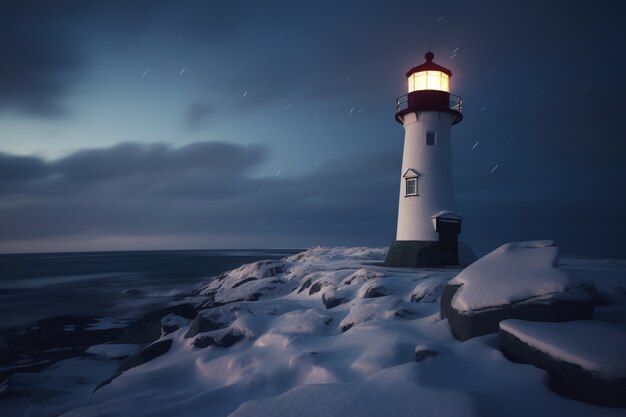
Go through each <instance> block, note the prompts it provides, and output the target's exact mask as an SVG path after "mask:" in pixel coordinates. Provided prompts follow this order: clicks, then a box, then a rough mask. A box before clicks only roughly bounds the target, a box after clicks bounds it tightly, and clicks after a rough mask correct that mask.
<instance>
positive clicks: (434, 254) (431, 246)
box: [385, 240, 458, 267]
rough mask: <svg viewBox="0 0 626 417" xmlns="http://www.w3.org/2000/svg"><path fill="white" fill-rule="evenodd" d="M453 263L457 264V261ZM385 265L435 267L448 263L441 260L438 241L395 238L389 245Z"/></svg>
mask: <svg viewBox="0 0 626 417" xmlns="http://www.w3.org/2000/svg"><path fill="white" fill-rule="evenodd" d="M443 259H445V257H443ZM454 264H458V262H455V263H454ZM385 265H387V266H413V267H437V266H444V265H450V263H447V262H445V261H442V256H441V250H440V247H439V242H436V241H429V240H395V241H393V243H391V247H389V252H388V253H387V258H386V259H385Z"/></svg>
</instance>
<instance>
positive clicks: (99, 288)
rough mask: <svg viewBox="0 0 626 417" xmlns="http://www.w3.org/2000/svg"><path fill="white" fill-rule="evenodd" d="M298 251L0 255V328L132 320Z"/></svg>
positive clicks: (177, 251)
mask: <svg viewBox="0 0 626 417" xmlns="http://www.w3.org/2000/svg"><path fill="white" fill-rule="evenodd" d="M300 251H301V250H297V249H272V250H267V249H263V250H258V249H253V250H168V251H125V252H72V253H36V254H5V255H0V318H1V319H0V333H1V332H4V331H7V330H13V329H16V328H25V327H27V326H30V325H32V324H33V323H35V322H37V321H39V320H42V319H45V318H48V317H52V316H60V315H77V316H98V317H114V318H119V319H129V320H132V319H134V318H136V317H139V316H141V315H142V314H144V313H146V312H147V311H150V310H152V309H157V308H159V307H161V306H163V305H165V304H166V303H167V302H169V301H171V300H172V299H174V298H175V297H177V296H178V295H179V294H182V293H185V292H189V291H191V290H193V289H194V288H197V287H199V286H201V285H203V284H206V283H208V282H210V281H211V280H212V279H214V278H215V277H216V276H217V275H219V274H220V273H222V272H225V271H228V270H231V269H234V268H237V267H239V266H240V265H242V264H245V263H249V262H255V261H258V260H262V259H280V258H283V257H285V256H289V255H292V254H294V253H298V252H300Z"/></svg>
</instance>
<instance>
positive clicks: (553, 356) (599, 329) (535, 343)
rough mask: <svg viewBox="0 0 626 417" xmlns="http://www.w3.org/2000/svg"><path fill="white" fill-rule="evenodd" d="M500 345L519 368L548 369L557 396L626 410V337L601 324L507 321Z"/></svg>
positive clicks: (551, 386) (550, 384) (612, 327)
mask: <svg viewBox="0 0 626 417" xmlns="http://www.w3.org/2000/svg"><path fill="white" fill-rule="evenodd" d="M499 337H500V345H501V348H502V352H503V353H504V355H505V356H506V357H507V358H509V359H510V360H513V361H515V362H522V363H528V364H532V365H535V366H537V367H539V368H542V369H545V370H546V371H547V372H548V374H549V376H550V380H549V386H550V388H552V389H553V390H554V391H555V392H557V393H558V394H561V395H563V396H566V397H568V398H573V399H575V400H578V401H585V402H588V403H591V404H596V405H602V406H608V407H626V396H625V395H624V394H625V393H626V356H624V352H626V332H625V331H624V330H622V329H620V328H618V327H614V326H611V325H609V324H607V323H603V322H597V321H595V322H594V321H579V322H568V323H538V322H529V321H522V320H505V321H503V322H501V323H500V331H499Z"/></svg>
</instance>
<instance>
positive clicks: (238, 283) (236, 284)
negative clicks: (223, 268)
mask: <svg viewBox="0 0 626 417" xmlns="http://www.w3.org/2000/svg"><path fill="white" fill-rule="evenodd" d="M256 280H257V278H256V277H248V278H244V279H242V280H241V281H239V282H236V283H235V284H234V285H233V286H232V287H231V288H237V287H239V286H241V285H243V284H245V283H246V282H250V281H256Z"/></svg>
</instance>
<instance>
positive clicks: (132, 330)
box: [114, 303, 196, 344]
mask: <svg viewBox="0 0 626 417" xmlns="http://www.w3.org/2000/svg"><path fill="white" fill-rule="evenodd" d="M169 314H174V315H176V316H180V317H182V318H185V319H193V318H194V317H195V316H196V310H195V308H194V307H193V306H192V305H191V304H188V303H184V304H176V305H173V306H169V307H166V308H162V309H160V310H156V311H152V312H150V313H148V314H146V315H145V316H143V317H142V318H141V319H139V320H137V321H136V322H134V323H133V324H131V325H130V326H128V327H127V328H126V329H124V332H123V333H122V334H121V335H120V336H119V337H118V338H117V339H115V341H114V343H129V344H146V343H152V342H154V341H156V340H158V339H159V338H160V337H161V334H162V333H161V319H162V318H163V317H165V316H167V315H169Z"/></svg>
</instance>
